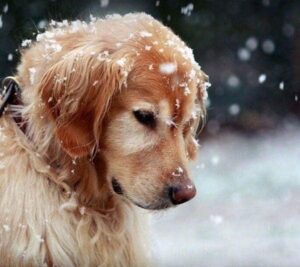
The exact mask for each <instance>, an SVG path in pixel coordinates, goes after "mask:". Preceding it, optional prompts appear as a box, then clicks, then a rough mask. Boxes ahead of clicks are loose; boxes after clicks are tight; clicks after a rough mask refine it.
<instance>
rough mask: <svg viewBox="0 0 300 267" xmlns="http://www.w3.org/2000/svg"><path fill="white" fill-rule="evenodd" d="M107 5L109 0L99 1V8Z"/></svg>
mask: <svg viewBox="0 0 300 267" xmlns="http://www.w3.org/2000/svg"><path fill="white" fill-rule="evenodd" d="M108 5H109V0H100V6H101V7H102V8H104V7H107V6H108Z"/></svg>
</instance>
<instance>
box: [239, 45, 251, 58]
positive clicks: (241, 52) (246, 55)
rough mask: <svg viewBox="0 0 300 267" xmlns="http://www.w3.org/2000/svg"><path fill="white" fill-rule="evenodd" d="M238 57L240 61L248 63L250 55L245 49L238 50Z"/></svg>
mask: <svg viewBox="0 0 300 267" xmlns="http://www.w3.org/2000/svg"><path fill="white" fill-rule="evenodd" d="M238 57H239V59H240V60H241V61H248V60H249V59H250V57H251V53H250V51H249V50H248V49H247V48H244V47H243V48H240V49H239V50H238Z"/></svg>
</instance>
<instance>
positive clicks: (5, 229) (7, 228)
mask: <svg viewBox="0 0 300 267" xmlns="http://www.w3.org/2000/svg"><path fill="white" fill-rule="evenodd" d="M3 228H4V231H5V232H9V231H10V227H9V225H7V224H3Z"/></svg>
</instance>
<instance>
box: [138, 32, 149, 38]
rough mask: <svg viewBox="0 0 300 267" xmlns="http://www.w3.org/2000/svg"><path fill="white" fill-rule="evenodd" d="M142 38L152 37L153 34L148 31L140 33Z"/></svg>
mask: <svg viewBox="0 0 300 267" xmlns="http://www.w3.org/2000/svg"><path fill="white" fill-rule="evenodd" d="M140 36H141V37H143V38H145V37H151V36H152V33H150V32H147V31H141V32H140Z"/></svg>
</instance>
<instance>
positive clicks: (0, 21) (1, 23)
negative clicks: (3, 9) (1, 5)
mask: <svg viewBox="0 0 300 267" xmlns="http://www.w3.org/2000/svg"><path fill="white" fill-rule="evenodd" d="M2 27H3V21H2V15H0V29H1V28H2Z"/></svg>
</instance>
